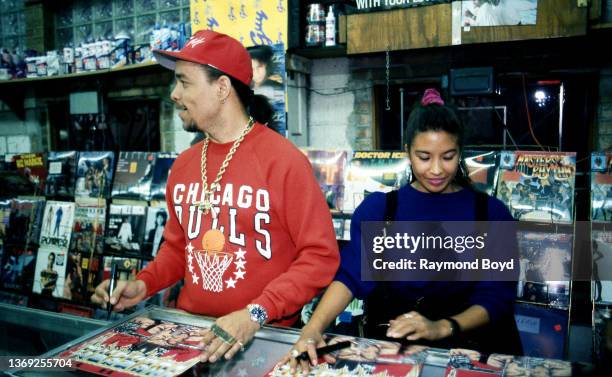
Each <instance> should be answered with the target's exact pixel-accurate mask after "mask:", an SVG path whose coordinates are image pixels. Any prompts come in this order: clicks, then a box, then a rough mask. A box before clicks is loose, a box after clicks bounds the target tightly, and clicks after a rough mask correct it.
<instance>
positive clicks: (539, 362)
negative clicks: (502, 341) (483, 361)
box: [487, 354, 572, 377]
mask: <svg viewBox="0 0 612 377" xmlns="http://www.w3.org/2000/svg"><path fill="white" fill-rule="evenodd" d="M487 364H489V365H495V366H499V367H501V368H502V370H503V372H502V375H503V376H560V377H570V376H571V375H572V364H571V363H570V362H569V361H565V360H557V359H545V358H541V357H531V356H511V355H501V354H492V355H490V356H489V358H488V359H487Z"/></svg>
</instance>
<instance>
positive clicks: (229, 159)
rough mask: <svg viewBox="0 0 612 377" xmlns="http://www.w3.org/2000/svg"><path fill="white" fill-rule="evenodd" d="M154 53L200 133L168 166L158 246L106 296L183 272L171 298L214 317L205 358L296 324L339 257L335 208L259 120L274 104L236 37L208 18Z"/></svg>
mask: <svg viewBox="0 0 612 377" xmlns="http://www.w3.org/2000/svg"><path fill="white" fill-rule="evenodd" d="M154 53H155V57H156V59H157V61H158V62H159V63H160V64H161V65H162V66H164V67H166V68H169V69H172V70H174V72H175V77H176V86H175V88H174V90H173V91H172V94H171V98H172V101H173V102H174V103H175V104H176V106H177V108H178V109H180V110H181V111H180V113H179V116H180V117H181V119H182V120H183V122H184V127H185V129H186V130H188V131H202V132H204V133H205V134H206V138H205V139H204V140H203V141H202V142H199V143H197V144H195V145H194V146H192V147H191V148H189V149H188V150H187V151H185V152H183V153H182V154H180V155H179V157H178V158H177V159H176V161H175V163H174V165H173V166H172V170H171V173H170V176H169V177H168V185H167V189H166V200H167V203H168V209H169V218H168V222H167V224H166V227H165V230H164V239H165V242H164V243H163V244H162V245H161V247H160V250H159V252H158V254H157V257H156V258H155V260H154V261H153V262H151V263H150V264H149V265H148V266H147V267H146V268H145V269H144V270H143V271H141V272H140V273H139V274H138V276H137V280H135V281H133V282H129V283H127V284H126V283H125V282H120V283H119V284H117V289H116V290H115V291H114V293H113V295H112V299H110V303H112V304H115V310H122V309H123V308H125V307H128V306H132V305H135V304H136V303H138V302H140V301H142V300H143V299H144V298H145V297H148V296H150V295H152V294H154V293H155V292H157V291H159V290H161V289H163V288H165V287H168V286H170V285H172V284H174V283H176V282H177V281H179V280H180V279H182V278H184V280H185V286H184V288H183V290H182V291H181V294H180V297H179V299H178V307H179V308H181V309H184V310H186V311H189V312H191V313H198V314H204V315H209V316H214V317H219V318H218V319H217V321H216V323H215V325H214V326H213V327H212V328H211V331H210V332H209V333H208V334H206V336H204V344H205V345H207V349H206V351H205V352H204V354H203V356H202V359H203V360H208V361H211V362H214V361H216V360H218V359H219V358H220V357H223V356H224V357H225V358H227V359H229V358H231V357H232V356H233V355H234V354H235V353H236V352H238V351H239V350H241V349H243V348H244V346H245V345H246V344H247V343H248V342H249V341H250V340H251V339H252V338H253V336H254V334H255V332H256V331H257V330H258V329H259V328H260V327H261V325H263V324H264V323H271V324H277V325H290V324H292V323H293V322H294V321H295V319H296V318H297V314H298V313H299V311H300V309H301V307H302V306H303V305H304V304H305V303H307V302H308V301H310V300H311V299H312V297H314V296H315V295H316V294H317V293H319V291H320V290H321V289H322V288H324V287H326V286H327V285H328V284H329V283H330V282H331V280H332V278H333V276H334V274H335V272H336V269H337V267H338V264H339V254H338V248H337V243H336V239H335V236H334V231H333V226H332V222H331V216H330V213H329V209H328V207H327V205H326V203H325V199H324V198H323V195H322V193H321V190H320V189H319V186H318V184H317V182H316V180H315V178H314V176H313V173H312V169H311V167H310V165H309V163H308V160H307V159H306V157H305V156H304V155H303V154H302V153H301V152H300V151H299V150H298V149H297V148H295V146H293V144H291V142H289V141H288V140H287V139H285V138H283V137H282V136H280V135H278V134H277V133H276V132H274V131H272V130H270V129H269V128H267V127H266V126H265V123H267V121H268V120H269V119H268V118H269V117H270V115H271V109H270V107H269V105H268V104H267V101H266V100H265V98H264V97H261V96H255V95H253V92H252V91H251V89H250V88H249V83H250V81H251V79H252V75H253V72H252V67H251V58H250V56H249V54H248V52H247V50H246V49H245V48H244V47H243V46H242V45H241V44H240V42H238V41H236V40H235V39H233V38H231V37H229V36H227V35H224V34H220V33H216V32H213V31H208V30H206V31H200V32H198V33H196V34H195V35H194V36H193V37H192V38H191V39H190V40H189V42H188V43H187V44H186V45H185V47H184V48H183V49H182V50H181V51H179V52H167V51H154ZM192 121H193V122H192ZM190 125H192V126H190ZM211 229H216V230H219V231H221V232H222V236H223V237H222V238H223V240H222V242H221V243H219V242H218V241H216V240H215V237H217V238H218V235H217V236H215V237H211V236H212V235H213V234H212V233H211V232H214V231H212V230H211ZM205 233H206V234H207V236H206V237H204V235H205ZM223 241H224V242H223ZM212 245H214V246H212ZM107 289H108V281H105V282H104V283H102V284H101V285H100V286H98V288H97V290H96V294H95V295H94V296H93V297H92V300H93V301H95V302H98V303H101V304H106V303H107V302H109V296H108V294H107V293H106V291H107Z"/></svg>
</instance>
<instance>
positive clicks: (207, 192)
mask: <svg viewBox="0 0 612 377" xmlns="http://www.w3.org/2000/svg"><path fill="white" fill-rule="evenodd" d="M254 125H255V120H254V119H253V117H249V123H247V126H246V127H245V129H244V131H242V134H241V135H240V137H239V138H238V139H236V141H234V145H232V148H230V150H229V152H228V153H227V156H225V160H223V163H222V164H221V167H220V168H219V172H218V173H217V177H216V178H215V180H214V181H213V183H211V184H210V189H208V179H207V178H206V152H207V151H208V143H209V142H210V138H209V137H208V135H207V136H206V138H205V139H204V145H202V165H201V167H202V195H203V200H202V201H201V202H199V203H195V204H196V205H197V206H198V208H199V209H200V210H203V211H204V214H205V215H206V214H208V211H210V210H211V208H212V203H211V202H210V198H211V196H212V194H213V193H214V191H215V189H216V188H217V186H219V182H220V181H221V178H222V177H223V173H225V169H227V166H228V165H229V163H230V161H231V160H232V157H234V153H236V150H237V149H238V147H239V146H240V143H242V141H243V140H244V137H245V136H246V134H248V133H249V131H251V130H252V129H253V126H254ZM212 215H213V217H215V216H216V213H215V211H212Z"/></svg>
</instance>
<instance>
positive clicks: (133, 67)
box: [0, 61, 161, 86]
mask: <svg viewBox="0 0 612 377" xmlns="http://www.w3.org/2000/svg"><path fill="white" fill-rule="evenodd" d="M152 67H157V68H161V66H160V65H159V63H157V62H155V61H149V62H144V63H138V64H130V65H126V66H123V67H119V68H111V69H100V70H97V71H90V72H80V73H71V74H67V75H57V76H47V77H32V78H22V79H15V80H4V81H0V86H3V85H4V86H9V85H20V84H25V85H27V84H31V83H37V82H49V81H51V80H70V79H79V78H84V77H100V78H102V77H105V76H107V75H112V74H114V73H118V72H138V71H144V70H146V69H149V68H152Z"/></svg>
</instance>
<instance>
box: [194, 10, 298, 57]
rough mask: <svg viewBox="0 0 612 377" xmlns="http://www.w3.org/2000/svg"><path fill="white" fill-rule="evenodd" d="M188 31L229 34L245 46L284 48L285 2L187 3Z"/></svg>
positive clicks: (285, 38) (286, 20) (286, 18)
mask: <svg viewBox="0 0 612 377" xmlns="http://www.w3.org/2000/svg"><path fill="white" fill-rule="evenodd" d="M190 12H191V30H192V31H193V33H195V32H196V31H198V30H202V29H208V30H214V31H218V32H220V33H224V34H227V35H230V36H232V37H234V38H236V39H237V40H239V41H240V42H242V44H243V45H244V46H245V47H250V46H256V45H271V44H278V43H283V45H284V46H287V22H288V16H287V12H288V11H287V0H191V4H190Z"/></svg>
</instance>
